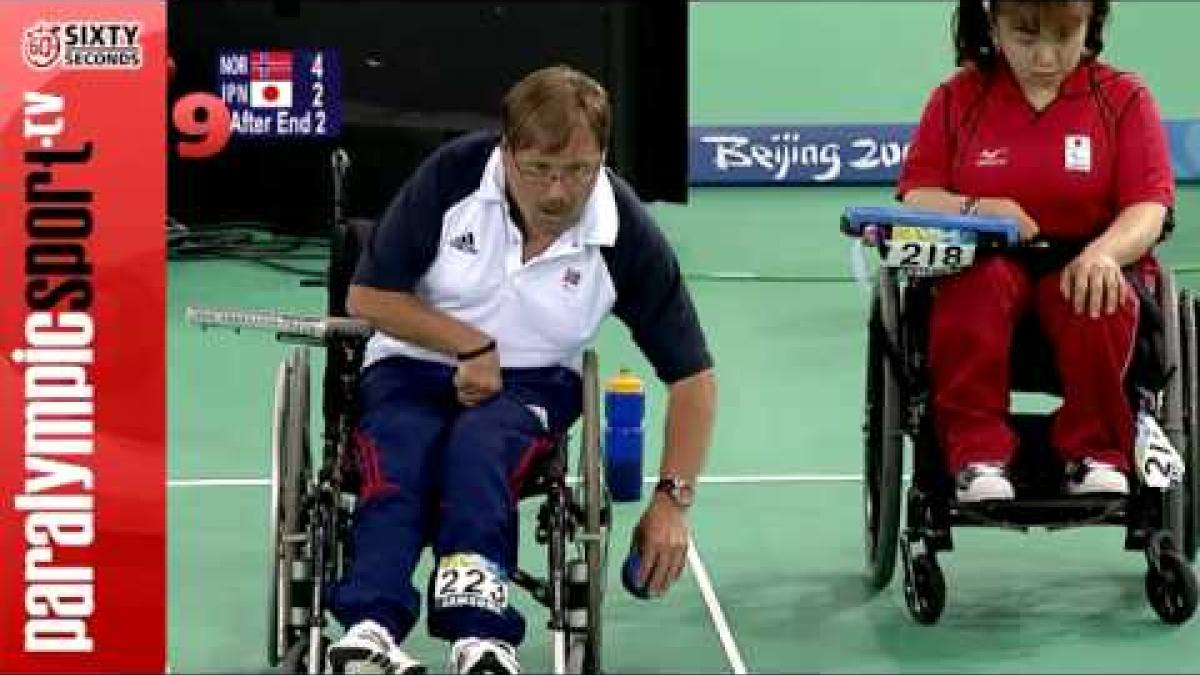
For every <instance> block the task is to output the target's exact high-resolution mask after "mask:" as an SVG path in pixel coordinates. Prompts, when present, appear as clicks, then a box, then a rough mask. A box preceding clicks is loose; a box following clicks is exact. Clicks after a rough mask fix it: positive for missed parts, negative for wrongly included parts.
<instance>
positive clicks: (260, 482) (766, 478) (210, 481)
mask: <svg viewBox="0 0 1200 675" xmlns="http://www.w3.org/2000/svg"><path fill="white" fill-rule="evenodd" d="M571 480H574V477H571ZM861 480H862V476H861V475H858V474H784V475H770V474H768V475H760V476H755V475H748V476H701V477H700V482H701V483H711V484H715V485H737V484H754V483H854V482H859V481H861ZM642 482H644V483H657V482H658V476H646V477H644V478H643V479H642ZM270 483H271V481H270V479H269V478H172V479H171V480H168V481H167V487H175V488H191V487H266V486H267V485H270Z"/></svg>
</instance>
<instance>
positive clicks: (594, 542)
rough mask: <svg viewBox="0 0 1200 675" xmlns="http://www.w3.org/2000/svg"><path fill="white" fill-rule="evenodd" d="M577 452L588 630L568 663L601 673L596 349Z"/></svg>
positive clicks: (602, 525)
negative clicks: (585, 571)
mask: <svg viewBox="0 0 1200 675" xmlns="http://www.w3.org/2000/svg"><path fill="white" fill-rule="evenodd" d="M581 431H582V433H581V436H582V438H581V446H582V447H581V452H580V473H581V476H580V478H581V480H580V485H581V488H582V491H583V494H582V500H583V531H582V532H581V533H579V534H578V535H577V537H578V538H579V540H580V541H582V545H583V557H584V562H585V564H586V569H587V629H586V633H585V634H584V635H583V636H582V638H583V639H582V640H577V639H572V640H571V641H570V645H569V650H570V652H571V653H570V654H568V658H567V662H568V664H569V669H570V672H582V673H598V672H600V656H601V646H602V639H601V638H602V635H603V631H602V627H603V616H602V611H601V609H602V606H603V602H604V587H605V580H606V576H607V560H606V558H607V554H608V550H607V549H608V546H607V543H608V523H606V522H604V520H605V508H604V506H605V503H606V501H607V500H606V497H605V495H606V491H605V487H604V484H603V475H604V465H603V457H602V456H601V447H600V384H599V376H598V374H597V362H596V352H594V351H592V350H590V349H589V350H587V351H586V352H584V355H583V420H582V430H581Z"/></svg>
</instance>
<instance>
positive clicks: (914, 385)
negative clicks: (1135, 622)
mask: <svg viewBox="0 0 1200 675" xmlns="http://www.w3.org/2000/svg"><path fill="white" fill-rule="evenodd" d="M930 287H931V280H930V279H928V278H920V277H919V276H912V275H908V274H907V273H904V272H901V271H899V270H897V269H895V268H889V267H880V269H879V274H878V277H877V279H876V284H875V287H874V289H873V297H872V302H871V313H870V319H869V322H868V354H867V368H866V410H865V418H864V425H863V440H864V464H863V471H864V480H863V506H864V520H865V545H866V570H865V572H866V577H867V581H868V583H869V584H870V585H871V586H872V587H873V588H875V589H883V588H885V587H887V585H888V584H889V583H890V581H891V579H892V576H893V573H894V569H895V565H896V558H897V549H899V554H900V556H899V557H900V559H901V563H902V569H903V573H904V596H905V604H906V606H907V608H908V611H909V613H910V614H911V615H912V617H913V618H914V619H915V620H916V621H917V622H919V623H922V624H932V623H935V622H936V621H937V620H938V618H939V617H940V616H941V614H942V611H943V609H944V607H945V602H946V584H945V578H944V575H943V574H942V571H941V568H940V566H939V564H938V561H937V553H938V552H941V551H949V550H952V549H953V539H952V536H951V532H952V529H953V528H954V527H961V526H981V527H1003V528H1010V529H1016V530H1021V531H1028V530H1029V528H1031V527H1044V528H1046V529H1048V530H1050V529H1062V528H1068V527H1082V526H1089V525H1113V526H1123V527H1125V528H1126V538H1125V549H1126V550H1142V551H1143V552H1144V553H1145V556H1146V560H1147V572H1146V577H1145V587H1146V594H1147V599H1148V601H1149V602H1150V604H1151V606H1152V607H1153V608H1154V610H1155V611H1156V612H1157V614H1158V615H1159V617H1160V618H1161V619H1162V620H1163V621H1165V622H1167V623H1173V624H1177V623H1183V622H1185V621H1187V620H1188V619H1189V618H1191V616H1192V614H1193V613H1194V612H1195V609H1196V604H1197V589H1196V577H1195V573H1194V571H1193V570H1192V568H1191V565H1190V562H1189V561H1191V560H1193V559H1194V558H1195V553H1196V535H1197V532H1196V530H1197V524H1198V518H1197V507H1198V504H1197V499H1196V495H1197V491H1198V482H1197V476H1196V474H1197V472H1198V471H1200V466H1198V462H1197V447H1196V443H1197V440H1198V439H1200V429H1198V425H1200V414H1198V412H1197V408H1198V405H1197V404H1198V401H1197V396H1198V395H1200V389H1198V388H1197V366H1198V363H1197V352H1198V347H1200V345H1198V344H1197V335H1196V313H1197V308H1196V301H1195V300H1194V299H1193V298H1192V297H1191V295H1190V294H1189V293H1188V292H1187V291H1182V292H1180V291H1177V290H1176V287H1175V282H1174V278H1173V276H1172V275H1171V274H1170V272H1169V271H1168V270H1165V269H1164V270H1163V273H1162V276H1161V278H1160V284H1159V288H1158V289H1157V291H1158V293H1157V298H1158V299H1159V302H1158V308H1160V309H1161V329H1162V332H1161V337H1160V339H1161V343H1160V344H1159V354H1158V356H1159V357H1161V358H1162V359H1163V360H1165V362H1164V363H1162V364H1161V366H1162V370H1161V373H1160V374H1161V378H1159V379H1160V381H1159V382H1154V383H1152V384H1151V385H1149V388H1148V389H1147V388H1145V387H1142V388H1140V389H1138V388H1134V387H1130V393H1131V395H1134V396H1135V399H1136V400H1138V401H1139V402H1141V403H1143V405H1147V406H1148V409H1149V411H1150V412H1151V413H1152V414H1153V415H1154V416H1155V418H1156V419H1157V420H1158V421H1159V422H1160V425H1161V426H1162V428H1163V430H1164V432H1165V433H1166V434H1167V436H1168V437H1169V439H1170V441H1171V443H1172V444H1173V445H1174V446H1175V447H1176V448H1177V449H1178V450H1179V452H1180V453H1181V454H1182V455H1183V456H1184V460H1185V464H1186V473H1185V477H1184V480H1183V482H1182V483H1181V484H1176V485H1174V486H1172V488H1171V489H1169V490H1162V489H1154V488H1149V487H1147V486H1144V485H1142V484H1140V483H1139V482H1138V481H1137V479H1136V476H1134V477H1133V478H1132V479H1131V493H1130V495H1128V496H1126V497H1113V496H1091V497H1089V496H1071V497H1067V496H1063V495H1062V494H1061V493H1060V492H1059V491H1058V489H1057V482H1058V479H1060V478H1061V476H1062V472H1061V464H1059V465H1057V466H1056V465H1054V461H1056V460H1055V458H1053V457H1052V455H1053V453H1052V452H1049V440H1048V439H1049V434H1048V430H1049V416H1048V415H1046V414H1042V413H1010V420H1011V422H1012V425H1013V428H1014V430H1015V431H1016V432H1017V435H1018V438H1020V448H1019V450H1018V452H1017V454H1016V459H1015V462H1014V466H1013V467H1011V469H1012V474H1013V475H1012V477H1013V480H1014V484H1015V485H1016V487H1017V498H1016V499H1015V500H1013V501H1011V502H983V503H977V504H976V503H972V504H967V503H959V502H958V501H957V500H956V499H955V496H954V488H953V478H952V477H951V476H949V475H948V472H947V471H946V469H945V465H944V461H943V457H942V453H941V451H940V449H939V448H938V444H937V441H936V438H935V436H934V433H933V425H932V421H931V417H932V416H931V413H930V403H929V384H928V379H927V373H926V370H925V367H926V366H925V351H926V347H927V342H926V341H927V320H928V304H929V289H930ZM1144 304H1145V303H1143V305H1144ZM1143 316H1144V314H1143ZM1037 330H1038V329H1037V325H1036V322H1035V321H1026V322H1025V323H1024V324H1023V325H1021V326H1020V327H1019V328H1018V330H1017V331H1016V335H1015V336H1014V342H1015V343H1017V344H1023V343H1027V342H1028V341H1029V340H1036V339H1039V338H1040V339H1041V340H1042V341H1043V342H1044V338H1041V336H1040V334H1039V333H1037ZM1139 342H1141V337H1139ZM1013 352H1014V353H1018V352H1019V353H1022V354H1026V355H1028V354H1030V353H1038V352H1039V350H1027V349H1023V350H1018V349H1014V350H1013ZM1044 352H1045V350H1040V353H1044ZM1139 354H1140V358H1146V359H1152V358H1153V357H1154V355H1147V354H1146V353H1145V351H1144V350H1140V351H1139ZM1048 374H1049V375H1050V377H1046V376H1047V375H1048ZM1023 375H1024V377H1023ZM1012 377H1013V383H1012V390H1013V391H1015V392H1021V391H1027V392H1042V393H1050V394H1056V393H1058V391H1057V383H1056V382H1055V380H1056V379H1057V377H1056V371H1055V367H1054V364H1053V363H1052V362H1048V363H1046V364H1042V365H1040V366H1038V367H1035V368H1031V367H1030V364H1024V367H1023V368H1016V367H1014V368H1013V369H1012ZM906 439H907V440H908V442H909V444H910V445H911V447H912V456H913V471H912V479H911V484H910V486H909V487H908V489H907V496H906V497H905V499H904V502H905V507H906V508H905V512H904V520H905V527H904V528H903V530H901V524H900V521H901V517H902V513H901V506H902V500H901V496H902V491H903V490H902V482H903V468H904V446H905V440H906Z"/></svg>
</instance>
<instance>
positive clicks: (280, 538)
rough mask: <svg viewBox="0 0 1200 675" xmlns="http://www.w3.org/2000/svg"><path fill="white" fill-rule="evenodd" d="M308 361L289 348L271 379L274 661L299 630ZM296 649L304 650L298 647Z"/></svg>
mask: <svg viewBox="0 0 1200 675" xmlns="http://www.w3.org/2000/svg"><path fill="white" fill-rule="evenodd" d="M308 383H309V366H308V351H307V350H306V349H305V348H303V347H297V348H295V349H293V350H292V352H291V353H290V354H289V355H288V357H287V359H286V360H284V361H283V362H282V363H280V364H279V371H278V375H277V377H276V380H275V402H274V415H273V420H272V428H271V506H270V509H271V510H270V525H271V542H272V560H271V585H270V588H269V590H268V594H269V602H268V618H267V621H268V626H267V661H268V663H270V664H271V665H272V666H279V665H281V664H282V666H283V667H284V668H285V672H299V671H287V670H286V669H287V668H288V667H290V666H289V664H288V663H287V659H288V658H289V655H292V658H293V659H294V658H296V656H295V654H294V653H295V652H296V651H297V649H298V648H297V645H299V644H301V643H303V640H302V639H300V640H298V637H299V635H300V634H302V633H303V631H302V630H298V629H297V627H296V626H294V625H293V622H294V618H293V616H292V613H293V606H294V604H295V595H296V594H295V593H294V590H295V585H296V584H298V583H301V582H299V581H298V580H297V579H296V573H297V569H298V568H302V567H303V566H304V561H303V559H302V556H303V555H304V548H305V541H304V539H305V537H304V535H305V528H306V527H307V518H306V517H305V513H304V511H303V508H304V497H305V493H306V491H307V488H308V484H309V482H310V480H311V475H312V468H311V456H310V454H309V437H308V415H309V388H308ZM299 651H300V653H303V652H304V651H305V650H303V649H302V648H300V649H299Z"/></svg>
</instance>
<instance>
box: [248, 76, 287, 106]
mask: <svg viewBox="0 0 1200 675" xmlns="http://www.w3.org/2000/svg"><path fill="white" fill-rule="evenodd" d="M250 107H251V108H291V107H292V83H291V82H290V81H288V80H252V81H251V82H250Z"/></svg>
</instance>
